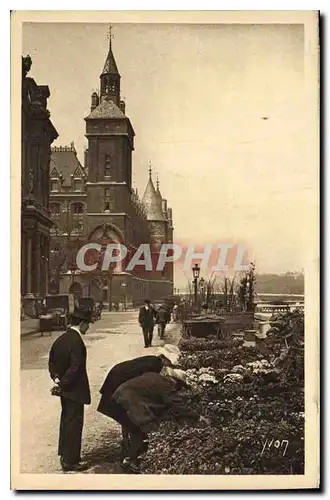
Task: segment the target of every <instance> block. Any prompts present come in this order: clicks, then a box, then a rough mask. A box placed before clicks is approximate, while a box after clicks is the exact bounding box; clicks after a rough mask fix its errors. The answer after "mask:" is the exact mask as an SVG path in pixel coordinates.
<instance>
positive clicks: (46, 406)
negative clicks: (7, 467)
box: [20, 310, 180, 474]
mask: <svg viewBox="0 0 330 500" xmlns="http://www.w3.org/2000/svg"><path fill="white" fill-rule="evenodd" d="M137 315H138V311H137V310H135V311H127V312H123V313H103V315H102V319H101V320H99V321H97V322H96V323H94V324H92V325H91V328H90V330H89V331H88V333H87V335H86V336H85V337H84V341H85V344H86V347H87V356H88V358H87V369H88V374H89V381H90V386H91V393H92V403H91V405H89V406H85V423H84V433H83V449H82V457H83V459H84V460H88V461H89V463H90V464H91V468H90V469H89V470H88V471H87V472H86V473H89V474H93V473H102V474H106V473H115V474H121V473H123V471H122V469H121V467H120V466H119V455H120V441H121V428H120V426H119V425H118V424H117V423H116V422H114V421H113V420H111V419H110V418H107V417H106V416H104V415H101V414H100V413H98V412H97V411H96V408H97V405H98V402H99V399H100V398H99V396H100V395H99V392H98V391H99V389H100V387H101V385H102V382H103V380H104V378H105V376H106V374H107V372H108V370H109V369H110V368H111V367H112V366H113V365H115V364H116V363H119V362H120V361H124V360H127V359H131V358H134V357H137V356H143V355H146V354H153V353H155V352H156V350H157V346H160V345H162V343H163V342H162V341H161V340H160V339H159V338H158V336H157V333H156V330H155V335H154V345H155V347H152V348H149V349H144V347H143V345H144V344H143V340H142V332H141V329H140V327H139V325H138V322H137ZM60 333H61V332H53V333H52V334H51V335H44V336H40V334H35V335H31V336H28V337H25V338H24V337H23V338H22V339H21V427H20V430H21V472H22V473H43V474H47V473H60V472H62V471H61V468H60V467H59V460H58V456H57V443H58V429H59V419H60V401H59V399H58V398H57V397H54V396H51V395H50V389H51V387H52V385H53V384H52V381H51V379H50V378H49V375H48V353H49V349H50V347H51V345H52V343H53V342H54V340H55V338H56V337H57V336H59V335H60ZM179 336H180V333H179V325H178V324H174V323H171V324H169V325H168V326H167V333H166V339H165V341H166V342H168V343H176V342H177V341H178V339H179Z"/></svg>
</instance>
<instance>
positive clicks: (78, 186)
mask: <svg viewBox="0 0 330 500" xmlns="http://www.w3.org/2000/svg"><path fill="white" fill-rule="evenodd" d="M82 188H83V183H82V179H80V178H79V179H78V178H77V179H74V180H73V190H74V191H82Z"/></svg>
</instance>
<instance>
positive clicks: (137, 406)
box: [99, 364, 199, 473]
mask: <svg viewBox="0 0 330 500" xmlns="http://www.w3.org/2000/svg"><path fill="white" fill-rule="evenodd" d="M154 366H155V367H156V364H155V365H154ZM185 381H186V374H185V372H184V371H183V370H178V369H174V368H171V367H169V366H163V368H162V370H161V372H160V373H158V371H157V370H155V371H154V372H146V373H143V374H142V375H139V376H137V377H134V378H131V379H129V380H127V381H126V382H124V383H122V384H121V385H120V386H119V387H118V388H117V389H116V390H115V391H114V393H113V395H112V397H111V400H110V401H108V402H107V406H106V413H105V411H102V413H105V414H106V415H108V416H109V417H111V418H113V419H114V420H116V421H117V422H118V423H119V424H120V425H121V426H122V433H123V437H124V440H125V445H126V449H125V451H126V456H125V457H124V458H123V460H122V466H123V467H124V468H125V469H126V470H128V471H129V472H133V473H139V460H140V457H141V455H143V454H144V453H145V452H146V451H147V450H148V434H149V432H151V431H154V430H156V429H157V428H158V425H159V424H160V422H161V421H162V420H164V419H166V418H167V416H168V415H169V412H170V413H171V415H172V416H174V417H175V418H176V419H187V418H189V419H193V420H198V419H199V415H198V414H197V413H196V412H194V411H192V410H190V408H189V407H188V406H187V405H186V404H185V402H184V401H183V399H182V398H181V396H180V395H179V394H178V390H179V389H180V387H182V385H184V384H185ZM103 410H104V408H103ZM99 411H100V410H99Z"/></svg>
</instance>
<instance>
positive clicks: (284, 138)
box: [23, 23, 316, 286]
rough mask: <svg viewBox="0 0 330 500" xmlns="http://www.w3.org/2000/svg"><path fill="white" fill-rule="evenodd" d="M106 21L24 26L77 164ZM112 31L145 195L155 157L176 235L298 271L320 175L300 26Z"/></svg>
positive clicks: (261, 267)
mask: <svg viewBox="0 0 330 500" xmlns="http://www.w3.org/2000/svg"><path fill="white" fill-rule="evenodd" d="M107 29H108V25H105V24H88V25H87V24H40V23H39V24H26V25H24V29H23V54H30V55H31V57H32V60H33V64H32V68H31V71H30V73H29V76H31V77H34V78H35V80H36V82H37V83H38V84H47V85H48V86H49V88H50V92H51V97H50V99H49V103H48V105H49V109H50V112H51V119H52V121H53V123H54V125H55V127H56V129H57V131H58V133H59V138H58V140H57V141H56V142H55V143H54V145H69V143H70V142H71V141H74V142H75V144H76V147H77V150H78V155H79V157H80V160H81V161H83V149H84V145H85V144H86V143H85V138H84V133H85V122H84V117H85V116H87V114H88V113H89V110H90V95H91V93H92V91H93V90H95V89H98V87H99V75H100V73H101V71H102V68H103V64H104V61H105V58H106V55H107V50H108V40H107V38H106V33H107ZM113 33H114V36H115V39H114V41H113V51H114V55H115V59H116V62H117V66H118V69H119V72H120V74H121V92H122V95H123V96H125V100H126V114H127V116H128V117H129V118H130V120H131V122H132V125H133V128H134V130H135V133H136V138H135V152H134V153H133V178H134V180H135V183H136V186H137V187H138V188H139V191H140V193H141V195H142V194H143V191H144V188H145V185H146V182H147V178H148V162H149V160H151V162H152V164H153V165H154V169H155V171H157V172H158V173H159V177H160V188H161V192H162V194H163V196H165V197H166V198H167V199H168V204H169V206H171V207H172V208H173V218H174V226H175V240H176V241H178V242H184V243H188V242H190V243H192V242H194V243H196V244H203V243H218V242H226V243H238V242H244V243H245V244H246V245H247V246H248V247H249V248H250V249H251V256H252V255H253V254H255V258H256V263H257V269H258V271H259V272H284V271H287V270H299V269H301V268H303V267H304V258H305V256H304V242H305V241H306V238H308V234H307V227H306V228H305V227H304V223H303V221H304V214H306V210H307V211H308V206H309V204H310V203H311V202H312V201H311V200H312V195H313V189H314V186H315V175H316V172H315V166H314V165H311V164H307V161H306V159H305V158H306V155H305V146H306V137H307V134H306V131H307V130H308V123H307V122H306V118H305V113H304V104H305V101H304V31H303V25H263V26H261V25H250V26H249V25H214V26H213V25H165V24H163V25H162V24H157V25H148V24H145V25H142V24H140V25H134V24H115V25H114V29H113ZM264 118H267V120H265V119H264ZM176 281H177V285H179V286H181V285H182V284H183V282H184V281H185V279H184V278H182V276H181V277H180V275H179V274H178V275H177V277H176Z"/></svg>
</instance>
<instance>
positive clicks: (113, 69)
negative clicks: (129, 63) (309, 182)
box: [102, 48, 119, 75]
mask: <svg viewBox="0 0 330 500" xmlns="http://www.w3.org/2000/svg"><path fill="white" fill-rule="evenodd" d="M108 74H118V75H119V71H118V68H117V64H116V61H115V58H114V55H113V53H112V50H111V48H110V49H109V52H108V55H107V58H106V60H105V63H104V67H103V71H102V75H108Z"/></svg>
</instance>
